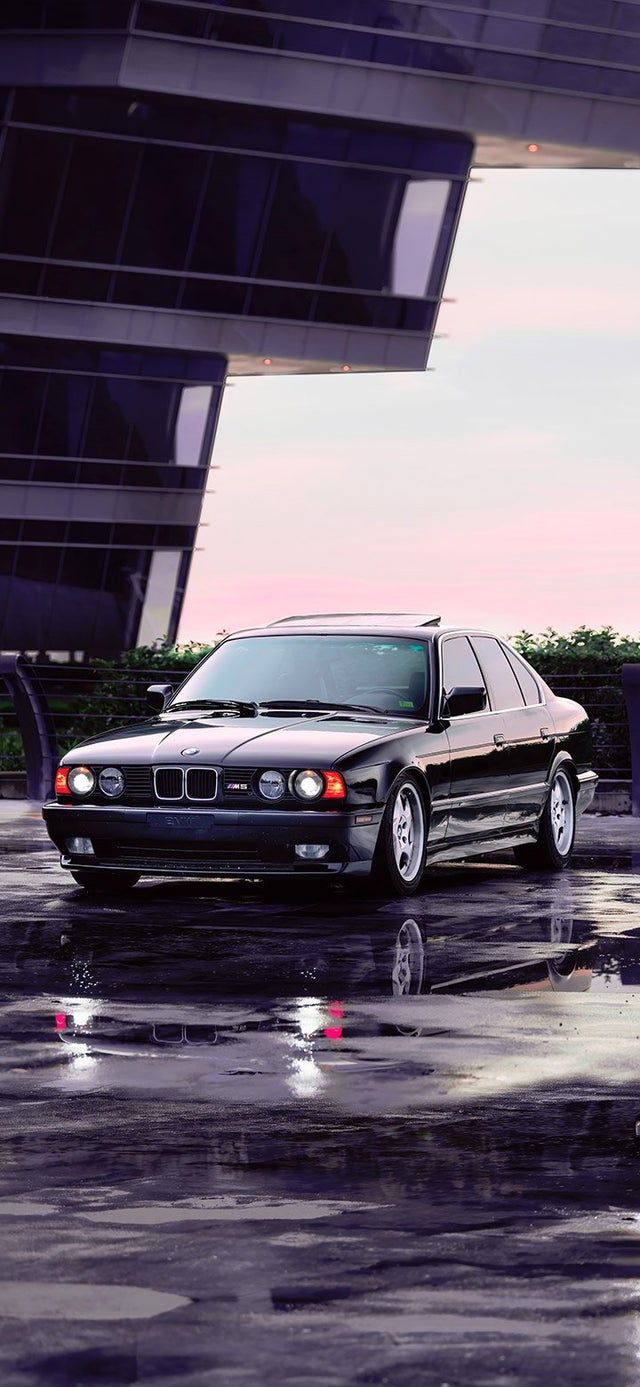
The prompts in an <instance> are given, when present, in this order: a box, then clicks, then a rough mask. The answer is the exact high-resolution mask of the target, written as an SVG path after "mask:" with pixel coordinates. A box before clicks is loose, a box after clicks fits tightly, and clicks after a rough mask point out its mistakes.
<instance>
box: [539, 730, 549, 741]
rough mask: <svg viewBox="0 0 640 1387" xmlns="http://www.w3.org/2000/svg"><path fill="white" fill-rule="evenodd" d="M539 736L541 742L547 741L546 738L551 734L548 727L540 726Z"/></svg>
mask: <svg viewBox="0 0 640 1387" xmlns="http://www.w3.org/2000/svg"><path fill="white" fill-rule="evenodd" d="M540 736H541V737H542V740H543V742H548V740H549V738H550V736H551V733H550V731H549V728H548V727H541V728H540Z"/></svg>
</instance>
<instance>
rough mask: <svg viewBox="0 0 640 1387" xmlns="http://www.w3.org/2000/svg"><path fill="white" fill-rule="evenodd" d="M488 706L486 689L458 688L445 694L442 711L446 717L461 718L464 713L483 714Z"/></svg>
mask: <svg viewBox="0 0 640 1387" xmlns="http://www.w3.org/2000/svg"><path fill="white" fill-rule="evenodd" d="M486 706H487V691H486V689H484V688H480V686H478V687H477V688H475V687H473V688H456V689H452V690H451V692H450V693H448V694H445V696H444V700H443V708H442V711H443V713H444V715H445V717H449V718H460V717H462V716H463V714H464V713H482V712H483V710H484V709H485V708H486Z"/></svg>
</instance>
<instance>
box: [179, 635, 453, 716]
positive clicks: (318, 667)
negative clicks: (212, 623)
mask: <svg viewBox="0 0 640 1387" xmlns="http://www.w3.org/2000/svg"><path fill="white" fill-rule="evenodd" d="M428 692H429V661H428V655H427V648H426V645H424V644H423V643H422V642H421V641H412V640H402V639H401V640H394V639H391V640H389V639H385V638H384V637H380V638H378V637H371V636H337V635H327V636H310V635H299V636H293V635H290V634H287V635H282V636H280V635H278V636H246V637H245V636H240V637H238V638H237V639H234V640H229V641H225V642H224V644H222V645H221V646H220V647H219V648H218V649H217V650H214V651H213V653H212V654H211V655H210V656H209V657H208V659H207V660H205V662H204V663H203V664H202V665H201V666H200V668H199V669H197V670H195V671H194V673H193V674H192V675H191V677H190V678H189V679H187V680H186V682H185V683H184V684H183V686H182V688H181V689H180V692H179V694H178V696H177V698H176V700H175V702H174V703H172V704H171V707H172V708H179V707H180V705H181V704H183V703H193V702H194V701H196V700H200V699H202V700H203V701H204V700H206V699H220V700H226V699H233V700H234V701H238V702H243V703H247V702H254V703H269V702H274V703H275V702H277V703H279V704H280V706H281V707H285V706H286V704H287V699H291V700H292V701H293V702H294V703H300V702H305V701H306V700H309V701H313V702H319V703H323V704H325V706H328V707H329V708H330V707H331V706H332V704H348V705H350V706H351V705H353V706H354V707H355V706H357V705H360V706H361V707H362V706H363V705H366V706H368V707H370V708H373V709H377V710H379V711H380V712H383V713H395V714H397V713H400V714H404V715H405V716H407V717H408V716H411V714H416V713H419V712H420V710H421V709H422V708H423V707H424V705H425V703H426V701H427V697H428Z"/></svg>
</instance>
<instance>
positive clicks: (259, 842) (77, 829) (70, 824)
mask: <svg viewBox="0 0 640 1387" xmlns="http://www.w3.org/2000/svg"><path fill="white" fill-rule="evenodd" d="M382 812H383V811H382V809H381V808H380V807H377V808H375V809H374V808H368V807H366V806H363V807H362V808H354V807H350V808H349V809H348V810H337V809H321V810H320V809H300V810H270V809H259V810H254V809H237V810H236V809H227V810H225V809H214V808H213V807H209V806H206V807H202V808H195V807H193V806H191V805H189V806H179V807H178V806H175V807H171V806H170V805H167V806H166V807H165V806H144V807H142V806H140V807H138V806H128V805H121V806H115V805H113V806H110V805H109V806H106V807H103V806H102V805H89V804H87V805H75V804H74V805H67V804H58V803H57V802H49V803H47V804H45V805H44V806H43V810H42V813H43V818H44V820H45V823H46V825H47V829H48V831H49V836H50V837H51V839H52V841H53V842H54V844H55V845H56V847H57V848H58V851H59V852H60V853H61V859H60V861H61V866H62V867H64V868H66V869H67V870H68V871H69V870H73V869H78V868H82V870H83V871H84V870H86V871H92V870H94V871H122V870H123V869H124V870H129V871H132V872H136V873H137V874H138V875H140V876H154V877H162V876H175V877H205V878H214V877H217V878H221V877H245V878H247V877H263V876H289V877H293V876H295V877H304V876H310V875H316V876H317V877H329V876H336V875H338V874H343V873H345V872H349V873H351V872H362V871H366V870H369V868H370V866H371V860H372V857H373V852H374V849H375V844H376V840H377V835H378V828H379V824H380V820H381V818H382ZM362 818H365V819H366V820H368V822H366V823H358V822H357V820H358V819H362ZM209 830H210V831H211V837H209ZM325 835H326V839H325ZM75 836H78V837H88V838H92V839H93V841H94V844H95V846H96V855H95V857H90V856H88V855H87V856H84V855H80V854H78V855H76V854H73V855H70V854H69V853H68V850H67V845H66V840H67V838H68V837H75ZM325 840H326V841H328V842H329V843H330V844H331V845H332V849H333V851H332V852H331V854H330V856H329V857H327V858H324V859H321V860H319V861H317V862H316V861H307V860H305V859H303V858H296V857H295V855H294V852H293V844H294V843H295V842H303V843H304V842H309V843H311V842H317V841H320V842H324V841H325ZM208 842H211V848H212V856H211V858H209V860H207V856H206V846H207V844H208ZM123 843H124V844H126V846H127V848H129V849H130V850H131V851H130V855H129V854H124V855H123V856H120V852H119V846H118V845H120V846H121V845H122V844H123ZM240 843H242V857H241V858H240V857H239V854H238V848H239V846H240ZM194 847H195V848H205V855H203V856H200V855H199V854H198V855H197V856H196V857H193V858H190V859H187V858H186V857H185V856H183V855H182V854H183V853H184V852H185V850H187V851H188V849H189V848H194ZM226 848H228V849H229V852H230V858H231V860H227V859H226V856H225V849H226ZM233 849H235V853H234V852H233ZM269 849H272V850H273V849H275V850H276V852H275V854H274V855H273V856H272V855H271V854H270V852H269ZM283 849H285V850H286V852H285V856H284V858H283V857H282V856H281V851H282V850H283ZM147 850H149V852H148V851H147ZM151 852H152V853H153V856H152V857H151V856H150V853H151ZM214 852H215V856H214ZM289 854H291V855H289Z"/></svg>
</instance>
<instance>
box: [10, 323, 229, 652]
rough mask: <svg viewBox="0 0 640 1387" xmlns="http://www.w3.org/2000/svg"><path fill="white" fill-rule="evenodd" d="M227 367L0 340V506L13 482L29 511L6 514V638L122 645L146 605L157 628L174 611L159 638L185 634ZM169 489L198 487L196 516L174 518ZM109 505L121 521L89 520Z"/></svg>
mask: <svg viewBox="0 0 640 1387" xmlns="http://www.w3.org/2000/svg"><path fill="white" fill-rule="evenodd" d="M224 370H225V362H224V360H223V359H222V358H219V357H210V358H188V359H182V358H180V357H169V356H166V355H160V354H155V353H151V352H149V353H146V354H141V353H139V352H132V351H112V350H106V349H104V348H99V347H91V346H89V345H86V346H82V347H81V346H77V345H74V344H71V343H56V342H43V341H31V342H22V341H20V340H18V339H12V338H5V339H4V340H0V503H1V502H2V501H3V499H4V498H3V494H2V483H9V482H14V483H15V482H16V481H17V482H21V483H23V484H24V485H25V490H24V499H23V501H22V502H21V505H20V508H19V509H20V511H21V514H20V516H19V518H18V517H16V518H10V517H8V518H5V519H3V520H2V521H1V522H0V648H4V649H9V650H11V649H28V650H33V649H43V650H44V649H49V650H65V649H81V650H85V651H87V652H90V653H93V654H102V655H108V654H117V653H118V651H120V650H122V649H126V648H127V647H128V646H129V645H131V644H135V643H136V641H137V640H139V639H140V623H141V619H142V615H143V614H144V613H146V617H145V621H146V626H145V630H148V629H150V622H152V621H157V620H158V619H159V615H162V623H161V624H162V626H163V631H162V632H160V631H157V632H156V633H155V635H154V637H152V639H155V636H157V635H160V634H169V635H170V636H172V635H174V634H175V628H176V622H177V615H178V610H179V605H180V598H181V593H182V590H183V589H184V583H185V580H186V573H187V569H188V563H189V557H190V554H191V551H192V549H193V544H194V541H195V533H196V524H197V512H198V509H199V498H200V495H201V493H202V491H203V489H204V485H205V481H206V476H207V467H208V462H209V452H210V448H211V441H212V438H213V432H214V429H215V423H216V418H217V412H218V408H219V404H220V399H221V394H222V387H223V380H224ZM203 377H204V378H205V379H206V378H207V377H208V379H209V381H210V382H211V383H210V384H203V383H202V381H203ZM27 483H31V484H38V485H30V486H29V485H27ZM42 487H46V490H42ZM95 487H100V498H99V501H98V500H97V499H96V501H94V500H93V497H95V496H96V493H95V490H94V488H95ZM168 490H176V491H178V492H187V493H188V492H191V494H192V495H193V498H194V502H195V507H194V506H193V505H190V506H189V513H190V515H191V519H190V521H189V523H181V522H180V521H179V520H178V519H176V522H175V523H167V517H168V516H170V514H171V510H170V509H169V511H167V507H166V504H165V503H166V499H167V497H166V493H167V491H168ZM71 491H72V492H73V502H71V497H70V492H71ZM194 493H195V494H194ZM13 494H14V493H13V491H9V492H6V493H5V495H6V496H8V497H9V500H10V501H11V498H12V497H13ZM116 495H117V506H116V505H114V503H113V501H112V500H111V499H110V498H111V497H114V496H116ZM11 503H12V504H13V505H14V506H15V500H14V501H12V502H11ZM7 508H8V507H7V504H6V503H5V505H4V506H2V507H1V508H0V513H2V511H3V512H4V513H5V514H6V511H7ZM83 509H84V510H85V516H86V518H80V517H81V516H82V512H83ZM105 512H110V513H111V515H112V516H113V515H116V514H117V516H118V519H117V520H116V519H107V518H103V519H95V518H89V517H90V516H92V515H93V516H95V514H96V513H97V514H98V515H104V514H105ZM70 513H73V514H74V515H75V516H77V517H78V518H76V519H73V520H69V519H68V518H67V517H68V515H69V514H70ZM150 575H151V578H153V587H152V589H151V591H149V590H148V583H149V581H150ZM170 579H171V582H172V584H173V586H172V587H171V590H170V591H169V588H170V581H169V580H170ZM160 607H162V612H160Z"/></svg>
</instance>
